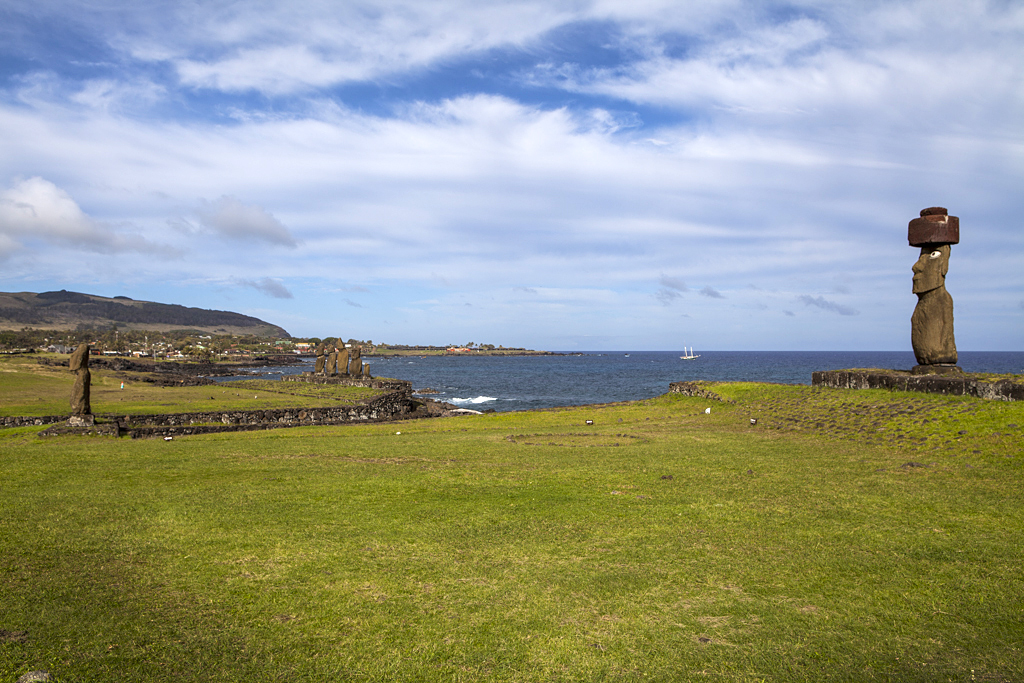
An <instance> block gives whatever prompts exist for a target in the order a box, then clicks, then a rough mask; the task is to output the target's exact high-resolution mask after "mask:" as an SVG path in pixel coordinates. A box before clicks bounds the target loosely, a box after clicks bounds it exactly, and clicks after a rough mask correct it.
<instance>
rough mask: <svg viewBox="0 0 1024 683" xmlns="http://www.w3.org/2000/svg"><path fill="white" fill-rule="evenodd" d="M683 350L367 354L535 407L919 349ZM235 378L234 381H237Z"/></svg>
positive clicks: (773, 374) (973, 367)
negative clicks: (687, 353) (692, 355)
mask: <svg viewBox="0 0 1024 683" xmlns="http://www.w3.org/2000/svg"><path fill="white" fill-rule="evenodd" d="M682 353H683V352H681V351H628V352H627V351H606V352H591V353H582V354H576V353H574V354H572V355H565V356H426V357H422V358H421V357H401V358H398V357H396V358H375V357H371V358H365V357H364V361H366V362H368V363H369V364H370V371H371V373H372V374H373V376H374V377H394V378H397V379H405V380H410V381H412V385H413V389H414V390H416V391H420V390H423V389H434V390H436V391H437V394H430V397H431V398H437V399H439V400H442V401H447V402H449V403H454V404H457V405H461V406H463V407H465V408H472V409H474V410H487V409H493V410H496V411H499V412H502V411H509V410H531V409H535V408H551V407H555V406H568V405H585V404H588V403H609V402H613V401H631V400H638V399H644V398H651V397H653V396H659V395H661V394H664V393H665V392H667V391H668V385H669V382H678V381H685V380H700V379H703V380H715V381H753V382H776V383H780V384H810V383H811V373H812V372H814V371H815V370H839V369H843V368H893V369H904V370H906V369H910V368H911V367H913V366H914V364H915V362H916V361H915V360H914V354H913V353H911V352H910V351H906V352H886V351H865V352H856V351H705V352H701V353H700V357H699V358H697V359H695V360H682V359H680V357H679V356H680V355H682ZM312 363H313V361H312V359H309V361H308V363H303V364H302V365H297V366H286V367H280V368H267V369H266V370H265V371H253V373H252V374H248V375H245V376H244V377H237V378H234V379H252V378H264V379H274V378H279V377H280V376H281V375H282V374H286V375H291V374H296V373H299V372H303V371H306V370H311V369H312ZM959 365H960V367H962V368H963V369H964V370H965V371H967V372H998V373H1015V374H1022V373H1024V352H986V351H963V352H961V353H960V360H959ZM229 379H230V378H229Z"/></svg>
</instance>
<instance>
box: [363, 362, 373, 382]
mask: <svg viewBox="0 0 1024 683" xmlns="http://www.w3.org/2000/svg"><path fill="white" fill-rule="evenodd" d="M362 377H363V379H371V377H370V364H369V363H363V375H362Z"/></svg>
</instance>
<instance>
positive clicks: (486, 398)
mask: <svg viewBox="0 0 1024 683" xmlns="http://www.w3.org/2000/svg"><path fill="white" fill-rule="evenodd" d="M446 400H447V401H449V402H450V403H455V404H457V405H462V404H463V403H473V404H476V403H487V402H488V401H497V400H498V399H496V398H494V397H493V396H477V397H476V398H449V399H446Z"/></svg>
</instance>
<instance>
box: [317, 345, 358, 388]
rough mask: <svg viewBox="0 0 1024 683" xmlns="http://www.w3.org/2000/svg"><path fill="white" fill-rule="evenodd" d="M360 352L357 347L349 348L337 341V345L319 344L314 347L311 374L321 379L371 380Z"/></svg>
mask: <svg viewBox="0 0 1024 683" xmlns="http://www.w3.org/2000/svg"><path fill="white" fill-rule="evenodd" d="M361 356H362V351H361V350H360V347H359V346H357V345H352V348H349V347H348V345H347V344H345V343H344V342H342V341H340V340H339V341H338V342H337V344H330V343H327V342H320V344H319V345H317V347H316V365H315V366H314V370H313V374H314V375H321V376H323V377H339V376H341V377H351V378H352V379H371V377H370V365H369V363H364V362H363V360H362V358H361Z"/></svg>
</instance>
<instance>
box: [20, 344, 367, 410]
mask: <svg viewBox="0 0 1024 683" xmlns="http://www.w3.org/2000/svg"><path fill="white" fill-rule="evenodd" d="M39 355H43V354H39ZM90 376H91V392H90V394H91V396H90V398H91V403H92V411H93V413H95V414H97V415H104V414H117V415H122V414H129V413H130V414H154V413H183V412H193V411H209V410H265V409H267V408H292V407H303V408H308V407H321V406H334V405H338V404H339V403H340V404H352V403H357V402H359V401H361V400H364V399H368V398H372V397H374V396H379V395H380V394H382V393H385V392H383V391H381V390H378V389H370V388H367V387H350V386H341V385H323V384H321V385H313V384H300V383H291V382H278V381H267V380H239V381H232V382H225V383H223V384H213V385H204V386H197V387H186V386H182V387H163V386H158V385H154V384H152V383H149V382H144V381H142V380H141V379H139V378H138V373H115V372H111V371H107V370H98V369H95V368H94V369H91V371H90ZM74 381H75V378H74V375H73V374H72V373H71V372H69V371H68V369H67V368H66V367H64V368H62V367H53V366H46V365H40V364H39V363H38V360H37V358H36V356H29V355H26V356H9V357H5V358H3V357H0V399H2V400H0V416H8V415H26V416H39V415H66V414H69V413H70V404H69V400H70V396H71V386H72V385H73V384H74ZM122 382H123V383H124V388H121V385H122Z"/></svg>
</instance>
